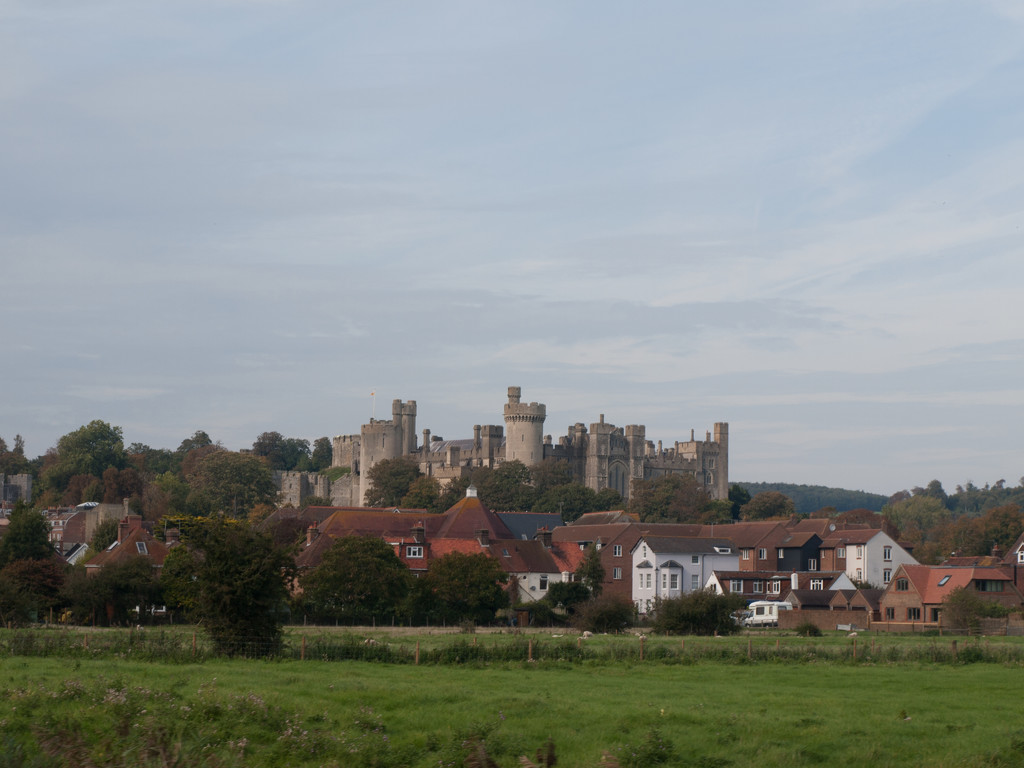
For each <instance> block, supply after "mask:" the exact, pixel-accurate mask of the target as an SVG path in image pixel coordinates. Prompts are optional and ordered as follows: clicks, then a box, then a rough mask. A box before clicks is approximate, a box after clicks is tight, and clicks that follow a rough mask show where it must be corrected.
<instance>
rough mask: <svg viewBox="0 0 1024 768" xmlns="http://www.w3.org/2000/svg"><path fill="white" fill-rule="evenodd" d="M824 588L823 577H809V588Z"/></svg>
mask: <svg viewBox="0 0 1024 768" xmlns="http://www.w3.org/2000/svg"><path fill="white" fill-rule="evenodd" d="M824 588H825V580H824V579H811V589H824Z"/></svg>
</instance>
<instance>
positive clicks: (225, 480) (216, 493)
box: [186, 449, 277, 518]
mask: <svg viewBox="0 0 1024 768" xmlns="http://www.w3.org/2000/svg"><path fill="white" fill-rule="evenodd" d="M199 450H205V449H199ZM192 453H198V451H193V452H192ZM189 458H191V454H190V455H189ZM186 480H187V481H188V484H189V487H190V488H191V492H190V494H189V504H191V505H194V506H195V507H196V508H197V509H200V510H205V511H206V512H208V513H213V514H224V515H229V516H231V517H235V518H244V517H246V516H247V515H248V514H249V512H250V511H252V509H253V507H254V506H255V505H257V504H270V503H273V502H274V500H275V499H276V498H277V488H276V487H275V486H274V479H273V477H272V476H271V474H270V469H269V468H268V467H267V465H266V464H264V463H263V461H262V460H261V459H259V458H257V457H255V456H250V455H247V454H243V453H235V452H233V451H225V450H216V451H214V452H213V453H210V454H208V455H206V456H204V457H203V458H201V459H200V460H199V461H198V462H196V463H195V464H194V465H193V467H192V470H191V473H190V474H189V475H187V476H186Z"/></svg>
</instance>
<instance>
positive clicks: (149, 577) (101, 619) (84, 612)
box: [62, 555, 162, 626]
mask: <svg viewBox="0 0 1024 768" xmlns="http://www.w3.org/2000/svg"><path fill="white" fill-rule="evenodd" d="M62 597H63V599H64V602H65V603H66V604H67V605H68V606H69V607H70V609H71V612H72V615H73V617H74V619H75V620H76V621H78V622H80V623H90V624H91V623H95V624H105V625H110V626H113V625H125V624H135V623H138V622H140V621H146V618H147V617H148V616H149V609H150V608H151V607H152V606H154V605H158V604H161V603H162V601H161V599H160V584H159V582H158V581H157V576H156V573H155V572H154V569H153V563H152V562H150V560H149V558H147V557H143V556H141V555H139V556H137V557H131V558H128V559H127V560H125V561H123V562H120V563H111V564H110V565H105V566H103V568H101V569H100V571H99V573H97V574H96V575H87V574H86V572H85V568H84V567H82V566H76V567H75V568H73V569H72V570H71V571H70V572H69V574H68V578H67V580H66V581H65V583H64V589H63V592H62ZM136 608H138V609H139V610H138V612H137V611H136Z"/></svg>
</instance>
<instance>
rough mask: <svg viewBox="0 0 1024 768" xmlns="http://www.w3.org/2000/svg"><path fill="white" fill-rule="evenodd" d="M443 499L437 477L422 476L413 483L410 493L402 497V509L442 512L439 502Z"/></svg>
mask: <svg viewBox="0 0 1024 768" xmlns="http://www.w3.org/2000/svg"><path fill="white" fill-rule="evenodd" d="M440 498H441V484H440V483H439V482H438V481H437V478H436V477H426V476H425V475H421V476H420V477H417V478H416V479H415V480H413V481H412V484H411V485H410V486H409V492H408V493H406V494H405V496H403V497H402V503H401V504H400V505H399V506H401V507H407V508H409V509H426V510H428V511H430V512H440V511H442V510H440V509H438V501H439V500H440Z"/></svg>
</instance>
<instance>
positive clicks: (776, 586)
mask: <svg viewBox="0 0 1024 768" xmlns="http://www.w3.org/2000/svg"><path fill="white" fill-rule="evenodd" d="M768 587H769V589H770V591H771V593H772V594H773V595H777V594H779V593H780V592H781V591H782V582H781V581H779V580H778V579H772V580H771V581H770V582H769V583H768Z"/></svg>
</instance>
